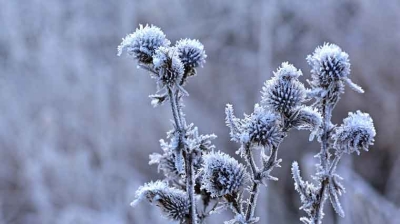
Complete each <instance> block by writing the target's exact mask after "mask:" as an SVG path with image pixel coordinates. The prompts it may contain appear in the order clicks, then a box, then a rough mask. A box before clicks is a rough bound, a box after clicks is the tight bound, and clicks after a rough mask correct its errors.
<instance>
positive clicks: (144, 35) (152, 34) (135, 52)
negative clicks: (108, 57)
mask: <svg viewBox="0 0 400 224" xmlns="http://www.w3.org/2000/svg"><path fill="white" fill-rule="evenodd" d="M170 44H171V42H170V41H169V40H168V39H167V38H166V37H165V34H164V33H163V32H162V31H161V29H160V28H158V27H156V26H153V25H150V26H149V25H146V26H143V25H140V26H139V28H138V29H136V31H135V32H134V33H132V34H129V35H127V36H126V37H125V38H124V39H123V41H122V43H121V44H120V45H119V46H118V56H120V55H122V53H124V52H126V53H127V54H128V55H130V56H132V57H133V58H135V59H137V60H138V61H139V62H140V63H144V64H151V63H152V61H153V55H154V53H155V51H156V49H157V48H159V47H167V46H169V45H170Z"/></svg>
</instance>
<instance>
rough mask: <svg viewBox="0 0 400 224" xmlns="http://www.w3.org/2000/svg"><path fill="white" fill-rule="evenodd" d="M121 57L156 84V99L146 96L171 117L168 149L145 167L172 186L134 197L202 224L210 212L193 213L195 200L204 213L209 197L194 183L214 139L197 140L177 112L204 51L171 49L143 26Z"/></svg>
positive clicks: (194, 46)
mask: <svg viewBox="0 0 400 224" xmlns="http://www.w3.org/2000/svg"><path fill="white" fill-rule="evenodd" d="M124 52H126V53H127V55H129V56H132V57H133V58H134V59H135V60H137V62H138V68H142V69H144V70H146V71H148V72H149V73H150V75H151V77H152V78H154V79H156V83H157V93H156V94H153V95H151V96H150V98H151V99H152V101H151V103H152V104H153V105H154V106H157V105H162V104H163V103H164V102H166V101H169V102H170V106H171V110H172V115H173V129H172V130H171V131H169V132H168V136H167V137H168V138H169V139H170V143H168V144H167V143H166V142H165V141H161V148H162V149H163V154H157V153H155V154H152V155H151V156H150V164H158V169H159V170H162V171H163V174H164V175H165V177H166V180H167V181H169V183H170V184H171V185H172V186H171V187H169V186H168V185H167V184H165V183H163V182H155V183H150V184H147V185H145V186H144V187H142V188H140V189H139V190H138V195H146V197H147V198H148V199H149V200H150V201H157V202H158V203H157V205H158V206H160V207H162V210H163V212H164V213H165V214H167V217H169V218H172V219H174V220H179V221H180V222H181V223H188V224H197V223H198V221H197V220H200V221H201V222H202V221H203V220H204V218H205V217H207V216H208V215H209V214H210V212H211V211H203V212H202V213H200V212H199V211H197V209H196V204H197V201H196V200H197V198H198V197H196V195H195V194H196V193H197V194H199V196H201V198H203V199H204V200H203V202H204V206H203V207H204V208H207V206H208V202H209V200H208V199H207V198H208V197H210V196H209V195H203V192H195V185H196V183H198V182H199V180H196V176H197V174H198V172H199V169H200V167H201V166H202V163H203V158H202V155H203V153H207V152H208V151H210V150H212V149H213V147H214V146H213V145H212V144H211V140H212V139H214V138H215V137H216V136H215V135H213V134H212V135H200V134H198V131H197V127H194V125H192V124H191V125H187V123H186V120H185V116H184V113H183V112H182V107H183V106H182V97H184V96H188V93H187V92H186V90H185V89H184V88H183V87H182V85H183V84H185V81H186V78H187V77H188V76H190V75H193V74H194V73H195V70H194V68H195V67H197V66H201V65H203V64H204V63H205V58H206V55H205V51H204V47H203V45H202V44H201V43H200V42H199V41H193V40H182V41H179V42H178V43H177V45H176V46H174V47H171V46H170V41H169V40H167V39H166V37H165V35H164V33H163V32H162V31H161V30H160V28H158V27H155V26H148V25H146V26H145V27H143V26H140V27H139V28H138V29H136V31H135V32H134V33H132V34H130V35H128V36H127V37H125V38H124V39H123V41H122V43H121V44H120V45H119V46H118V55H121V54H122V53H124ZM196 188H199V187H196ZM176 206H178V207H176ZM179 209H180V210H179Z"/></svg>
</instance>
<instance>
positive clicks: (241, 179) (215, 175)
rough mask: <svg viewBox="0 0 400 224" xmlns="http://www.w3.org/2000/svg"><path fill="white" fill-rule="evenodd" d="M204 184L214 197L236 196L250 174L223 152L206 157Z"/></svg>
mask: <svg viewBox="0 0 400 224" xmlns="http://www.w3.org/2000/svg"><path fill="white" fill-rule="evenodd" d="M202 170H203V183H202V186H201V188H202V189H205V190H206V191H207V192H209V193H210V194H211V196H212V197H222V196H225V195H234V194H236V193H238V192H240V191H241V190H242V189H243V186H244V185H245V183H246V182H247V180H248V174H247V172H246V168H245V167H244V166H243V164H240V163H239V162H238V161H237V160H235V159H234V158H232V157H230V156H229V155H227V154H225V153H222V152H211V153H209V154H206V155H204V164H203V169H202Z"/></svg>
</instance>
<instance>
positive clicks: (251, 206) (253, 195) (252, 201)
mask: <svg viewBox="0 0 400 224" xmlns="http://www.w3.org/2000/svg"><path fill="white" fill-rule="evenodd" d="M245 147H246V148H245V150H246V158H247V162H248V163H249V165H250V170H251V174H252V180H253V186H252V188H251V191H250V198H249V201H248V204H247V209H246V221H249V220H250V219H251V218H252V217H253V215H254V210H255V208H256V204H257V198H258V191H259V184H260V181H259V180H257V178H258V176H259V170H258V168H257V166H256V163H255V162H254V158H253V152H252V150H251V148H250V144H246V146H245Z"/></svg>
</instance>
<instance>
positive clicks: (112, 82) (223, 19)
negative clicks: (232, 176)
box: [0, 0, 400, 224]
mask: <svg viewBox="0 0 400 224" xmlns="http://www.w3.org/2000/svg"><path fill="white" fill-rule="evenodd" d="M147 23H148V24H154V25H156V26H159V27H160V28H161V29H162V30H163V31H164V32H165V33H166V35H167V37H168V38H169V39H170V40H171V41H172V42H173V43H174V42H175V41H176V40H179V39H180V38H186V37H187V38H196V39H199V40H200V41H201V42H202V43H203V44H204V45H205V49H206V53H207V55H208V58H207V63H206V65H205V67H204V68H202V69H199V70H198V73H199V75H198V76H197V77H195V78H191V79H190V80H189V83H188V85H187V86H186V89H187V90H188V91H189V92H190V97H188V98H186V99H185V104H186V107H185V111H186V114H187V119H188V121H189V122H193V123H195V124H197V125H198V126H199V130H200V132H201V133H215V134H216V135H218V139H217V140H215V141H214V143H215V145H216V146H217V148H218V149H220V150H222V151H224V152H227V153H229V154H230V155H234V152H235V151H236V150H237V148H238V145H237V144H234V143H231V142H230V141H229V136H228V128H227V127H225V124H224V116H225V114H224V107H225V104H226V103H232V104H233V105H234V107H235V109H236V113H237V115H239V116H240V114H242V113H244V112H246V113H250V112H251V111H252V109H253V105H254V103H256V102H258V101H260V90H261V87H262V85H263V82H264V81H265V80H267V79H269V78H270V77H271V75H272V71H274V70H276V68H277V67H278V66H279V65H280V63H281V62H283V61H289V62H290V63H293V64H294V65H295V66H296V67H298V68H300V69H301V70H302V71H303V73H304V77H303V78H304V79H303V81H305V79H307V78H309V71H310V67H309V66H308V65H307V63H306V61H305V57H306V56H307V55H308V54H310V53H312V52H313V50H314V49H315V47H317V46H318V45H321V44H323V43H324V42H331V43H335V44H338V45H339V46H341V47H342V49H343V50H345V51H346V52H347V53H348V54H349V55H350V60H351V63H352V67H351V68H352V75H351V78H352V80H353V81H354V82H355V83H358V84H359V85H361V86H362V87H363V88H364V89H365V90H366V93H365V94H357V93H355V92H353V91H351V90H349V89H346V93H345V94H344V96H343V98H342V100H341V101H340V102H339V104H338V105H337V107H336V110H335V111H334V116H333V121H334V122H335V123H337V124H340V123H341V121H342V119H343V118H345V117H346V116H347V113H348V112H349V111H356V110H358V109H360V110H362V111H364V112H368V113H370V114H371V116H372V117H373V118H374V122H375V125H376V129H377V133H378V135H377V137H376V143H375V145H374V146H373V147H371V149H370V152H368V153H365V152H362V153H361V155H360V156H356V155H353V156H347V157H345V159H343V160H342V162H341V168H340V170H339V174H340V175H342V176H343V177H344V178H345V180H346V181H345V186H346V190H347V193H346V194H345V195H344V197H342V198H341V201H342V203H343V205H344V208H345V212H346V217H345V218H338V217H337V216H336V215H335V214H334V213H333V211H332V209H331V205H330V204H328V203H327V205H326V207H325V213H326V216H325V218H324V224H330V223H338V224H350V223H358V224H364V223H373V224H375V223H385V224H387V223H400V210H399V206H400V178H399V176H400V156H399V149H398V144H399V142H396V141H399V137H400V120H399V117H400V108H399V104H400V90H399V88H400V74H399V71H400V63H399V60H400V59H399V58H400V44H399V43H400V42H399V40H400V2H399V1H397V0H387V1H373V0H370V1H366V0H329V1H310V0H303V1H287V0H280V1H278V0H265V1H262V0H253V1H239V0H238V1H233V0H223V1H222V0H220V1H213V0H203V1H194V0H170V1H164V0H119V1H108V0H96V1H94V0H68V1H64V0H49V1H43V0H0V27H1V31H0V223H1V224H27V223H29V224H94V223H96V224H124V223H133V224H136V223H155V224H157V223H168V222H167V221H166V220H164V219H163V218H161V217H160V215H159V213H158V209H155V208H153V207H152V206H149V205H148V204H147V203H142V204H140V205H139V206H137V207H135V208H131V207H130V206H129V203H130V202H131V201H132V200H133V199H134V193H135V191H136V189H137V188H138V187H139V186H140V185H142V184H143V183H144V182H148V181H150V180H156V179H160V178H162V174H158V173H157V168H156V167H155V166H152V167H150V166H149V165H148V155H149V154H150V153H152V152H160V151H161V149H160V148H159V143H158V140H159V139H160V138H165V132H166V131H167V130H169V129H170V128H171V123H170V122H169V119H170V118H171V113H170V110H169V107H168V106H162V107H158V108H153V107H152V106H151V104H150V99H149V98H148V97H147V96H148V95H150V94H153V93H154V92H155V84H154V80H151V79H150V78H149V76H148V74H146V72H144V71H142V70H138V69H136V64H135V62H134V61H133V60H131V59H129V58H126V57H120V58H119V57H117V56H116V54H117V49H116V48H117V46H118V45H119V43H120V42H121V38H122V37H124V36H125V35H126V34H128V33H131V32H133V31H134V30H135V29H136V28H137V27H138V26H139V24H147ZM318 151H319V145H318V144H317V143H316V142H308V133H307V132H305V131H303V132H298V131H292V132H291V133H290V135H289V138H287V139H286V140H285V142H284V143H283V144H282V145H281V149H280V152H279V153H280V157H281V158H282V159H283V164H282V168H280V169H275V170H274V174H275V175H276V176H277V177H278V178H279V182H274V183H271V184H270V185H269V187H268V189H263V190H262V191H261V196H260V198H259V205H258V210H257V214H259V215H260V216H261V218H262V219H261V221H260V223H261V224H262V223H274V224H275V223H278V224H280V223H282V224H284V223H299V221H298V219H299V217H301V216H303V215H305V213H304V212H302V211H299V209H298V207H299V206H300V203H299V201H300V200H299V196H298V194H297V193H296V192H295V191H294V187H293V181H292V179H291V175H290V164H291V163H292V161H294V160H298V161H299V162H300V166H301V168H302V170H303V173H304V177H307V176H309V175H311V174H312V173H314V172H315V170H314V165H313V164H315V163H316V159H315V158H313V155H314V154H316V153H317V152H318ZM231 217H232V214H231V213H230V212H229V211H227V212H225V213H223V214H221V215H218V216H212V218H211V219H209V222H208V223H222V221H223V220H227V219H230V218H231Z"/></svg>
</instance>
